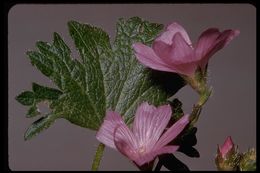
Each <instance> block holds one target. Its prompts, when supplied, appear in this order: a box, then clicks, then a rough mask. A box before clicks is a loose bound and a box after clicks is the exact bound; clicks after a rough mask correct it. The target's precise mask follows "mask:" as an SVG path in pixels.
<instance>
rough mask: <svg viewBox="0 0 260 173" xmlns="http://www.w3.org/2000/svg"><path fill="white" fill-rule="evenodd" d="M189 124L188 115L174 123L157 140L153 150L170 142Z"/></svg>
mask: <svg viewBox="0 0 260 173" xmlns="http://www.w3.org/2000/svg"><path fill="white" fill-rule="evenodd" d="M188 123H189V115H184V116H183V117H181V119H179V120H178V121H177V122H176V123H174V124H173V125H172V126H171V127H170V128H169V129H168V130H167V131H166V132H165V133H164V134H163V135H162V136H161V137H160V139H159V141H158V142H157V143H156V145H155V146H154V149H157V148H161V147H163V146H165V145H167V144H168V143H169V142H171V141H172V140H173V139H174V138H175V137H176V136H178V134H179V133H181V132H182V130H183V129H184V128H185V126H186V125H187V124H188Z"/></svg>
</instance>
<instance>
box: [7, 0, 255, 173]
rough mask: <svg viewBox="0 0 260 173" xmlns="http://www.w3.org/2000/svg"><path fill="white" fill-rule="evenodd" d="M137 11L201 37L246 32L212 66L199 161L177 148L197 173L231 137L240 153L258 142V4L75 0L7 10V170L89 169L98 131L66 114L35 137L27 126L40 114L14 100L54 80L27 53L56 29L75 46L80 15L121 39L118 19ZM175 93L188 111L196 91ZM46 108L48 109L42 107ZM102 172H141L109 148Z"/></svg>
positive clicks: (211, 163) (211, 162)
mask: <svg viewBox="0 0 260 173" xmlns="http://www.w3.org/2000/svg"><path fill="white" fill-rule="evenodd" d="M132 16H139V17H142V18H144V19H146V20H149V21H151V22H157V23H162V24H168V23H171V22H173V21H176V22H178V23H180V24H181V25H183V26H184V28H186V30H187V32H188V33H189V35H190V37H191V40H192V41H193V42H196V40H197V38H198V36H199V35H200V33H201V32H202V31H203V30H205V29H207V28H209V27H218V28H220V29H221V30H223V29H239V30H240V32H241V33H240V35H239V36H238V37H237V38H235V39H234V40H233V41H232V42H231V43H230V45H228V46H227V47H226V48H224V49H223V50H221V51H219V52H218V53H217V54H216V55H215V56H214V57H213V58H212V59H211V60H210V63H209V83H210V84H211V85H212V86H213V88H214V91H213V94H212V96H211V98H210V100H209V101H208V102H207V103H206V105H205V107H204V109H203V111H202V114H201V117H200V119H199V122H198V123H197V127H198V132H197V137H198V144H197V145H196V148H197V149H198V150H199V151H200V155H201V157H200V158H189V157H186V156H184V155H183V154H181V153H176V156H177V157H178V158H181V160H182V161H184V162H185V163H187V165H188V166H189V167H190V169H191V170H216V168H215V164H214V157H215V153H216V149H217V144H222V143H223V142H224V140H225V138H226V137H227V136H228V135H231V136H232V138H233V140H234V142H235V143H236V144H238V145H239V149H240V150H241V151H245V150H246V149H248V148H249V147H255V146H256V9H255V7H254V6H252V5H249V4H127V5H120V4H113V5H112V4H84V5H83V4H75V5H26V4H23V5H16V6H14V7H12V8H11V10H10V11H9V14H8V55H9V57H8V69H9V71H8V83H9V88H8V97H9V101H8V109H9V116H8V122H9V129H8V132H9V134H8V137H9V141H8V146H9V151H8V154H9V167H10V169H12V170H90V168H91V163H92V158H93V156H94V153H95V149H96V147H97V145H98V142H97V140H96V139H95V132H94V131H91V130H88V129H84V128H81V127H78V126H75V125H73V124H71V123H69V122H68V121H65V120H63V119H60V120H57V121H56V122H55V123H54V124H53V126H51V127H50V128H49V129H48V130H46V131H44V132H42V133H41V134H40V135H38V136H37V137H35V138H33V139H32V140H29V141H24V140H23V135H24V132H25V130H26V129H27V128H28V127H29V125H30V124H31V123H32V122H33V121H35V120H36V119H37V118H38V117H37V118H35V119H27V118H25V114H26V111H27V107H25V106H22V105H21V104H19V103H18V102H17V101H15V99H14V98H15V96H16V95H18V94H19V93H21V92H22V91H23V90H31V83H32V82H36V83H39V84H43V85H47V86H51V87H53V86H54V85H53V84H52V83H51V81H50V80H49V79H48V78H47V77H45V76H43V75H42V74H41V73H40V72H39V71H38V70H36V68H34V67H32V66H31V64H30V62H29V60H28V59H27V58H26V55H25V52H26V51H27V50H33V49H35V43H36V41H38V40H42V41H47V42H51V41H52V33H53V32H58V33H60V34H61V36H62V37H63V38H64V40H65V42H66V43H68V45H69V46H70V47H71V48H72V49H74V50H73V55H74V56H78V55H77V53H76V51H75V47H74V45H73V43H72V40H71V38H70V36H69V33H68V28H67V22H68V21H69V20H76V21H79V22H83V23H90V24H93V25H96V26H98V27H101V28H103V29H104V30H105V31H106V32H108V33H109V35H110V36H111V40H113V39H114V36H115V24H116V21H117V20H118V18H121V17H123V18H129V17H132ZM175 97H178V98H179V99H180V100H181V101H182V102H183V104H184V110H185V112H187V113H190V111H191V109H192V105H193V104H194V103H195V102H196V101H197V98H198V97H197V95H196V93H195V92H194V91H192V90H191V88H190V87H189V86H186V87H184V88H182V89H181V90H180V91H179V92H178V93H177V94H176V95H175ZM42 108H43V109H45V107H44V106H42ZM100 170H137V169H136V168H135V166H133V165H132V163H131V162H130V161H129V160H128V159H127V158H125V157H124V156H122V155H121V154H120V153H119V152H116V151H114V150H112V149H109V148H106V149H105V153H104V157H103V160H102V162H101V165H100Z"/></svg>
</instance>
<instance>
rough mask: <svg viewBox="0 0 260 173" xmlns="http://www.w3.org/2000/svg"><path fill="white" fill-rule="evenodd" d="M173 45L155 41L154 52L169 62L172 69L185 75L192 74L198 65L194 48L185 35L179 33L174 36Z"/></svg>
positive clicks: (165, 61) (166, 62)
mask: <svg viewBox="0 0 260 173" xmlns="http://www.w3.org/2000/svg"><path fill="white" fill-rule="evenodd" d="M172 40H173V43H172V45H167V44H165V43H164V42H162V41H155V42H154V43H153V49H154V52H155V53H156V54H157V55H158V56H159V57H160V58H161V59H162V61H163V62H164V63H165V64H168V65H169V66H170V68H171V69H175V71H176V72H177V73H180V74H184V75H192V74H194V72H195V70H196V69H197V66H198V61H197V60H196V59H195V53H194V51H193V49H192V48H191V47H190V46H189V45H188V44H187V43H186V42H185V40H184V39H183V37H182V36H181V35H180V34H179V33H177V34H176V35H175V36H174V37H173V39H172Z"/></svg>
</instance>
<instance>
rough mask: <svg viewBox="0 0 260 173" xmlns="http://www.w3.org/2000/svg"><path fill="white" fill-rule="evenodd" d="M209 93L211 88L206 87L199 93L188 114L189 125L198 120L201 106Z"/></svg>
mask: <svg viewBox="0 0 260 173" xmlns="http://www.w3.org/2000/svg"><path fill="white" fill-rule="evenodd" d="M210 95H211V89H208V88H207V89H205V90H204V91H203V92H201V93H200V98H199V100H198V102H197V104H195V105H194V106H193V109H192V112H191V115H190V122H191V123H190V125H191V127H192V126H193V125H194V124H195V123H196V122H197V121H198V119H199V115H200V113H201V110H202V107H203V105H204V104H205V103H206V102H207V100H208V99H209V96H210Z"/></svg>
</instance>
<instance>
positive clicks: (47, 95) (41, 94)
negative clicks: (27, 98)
mask: <svg viewBox="0 0 260 173" xmlns="http://www.w3.org/2000/svg"><path fill="white" fill-rule="evenodd" d="M32 90H33V92H34V94H35V98H37V99H38V100H56V99H58V98H59V96H60V95H61V94H62V92H61V91H59V90H57V89H53V88H49V87H44V86H41V85H39V84H37V83H33V84H32Z"/></svg>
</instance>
